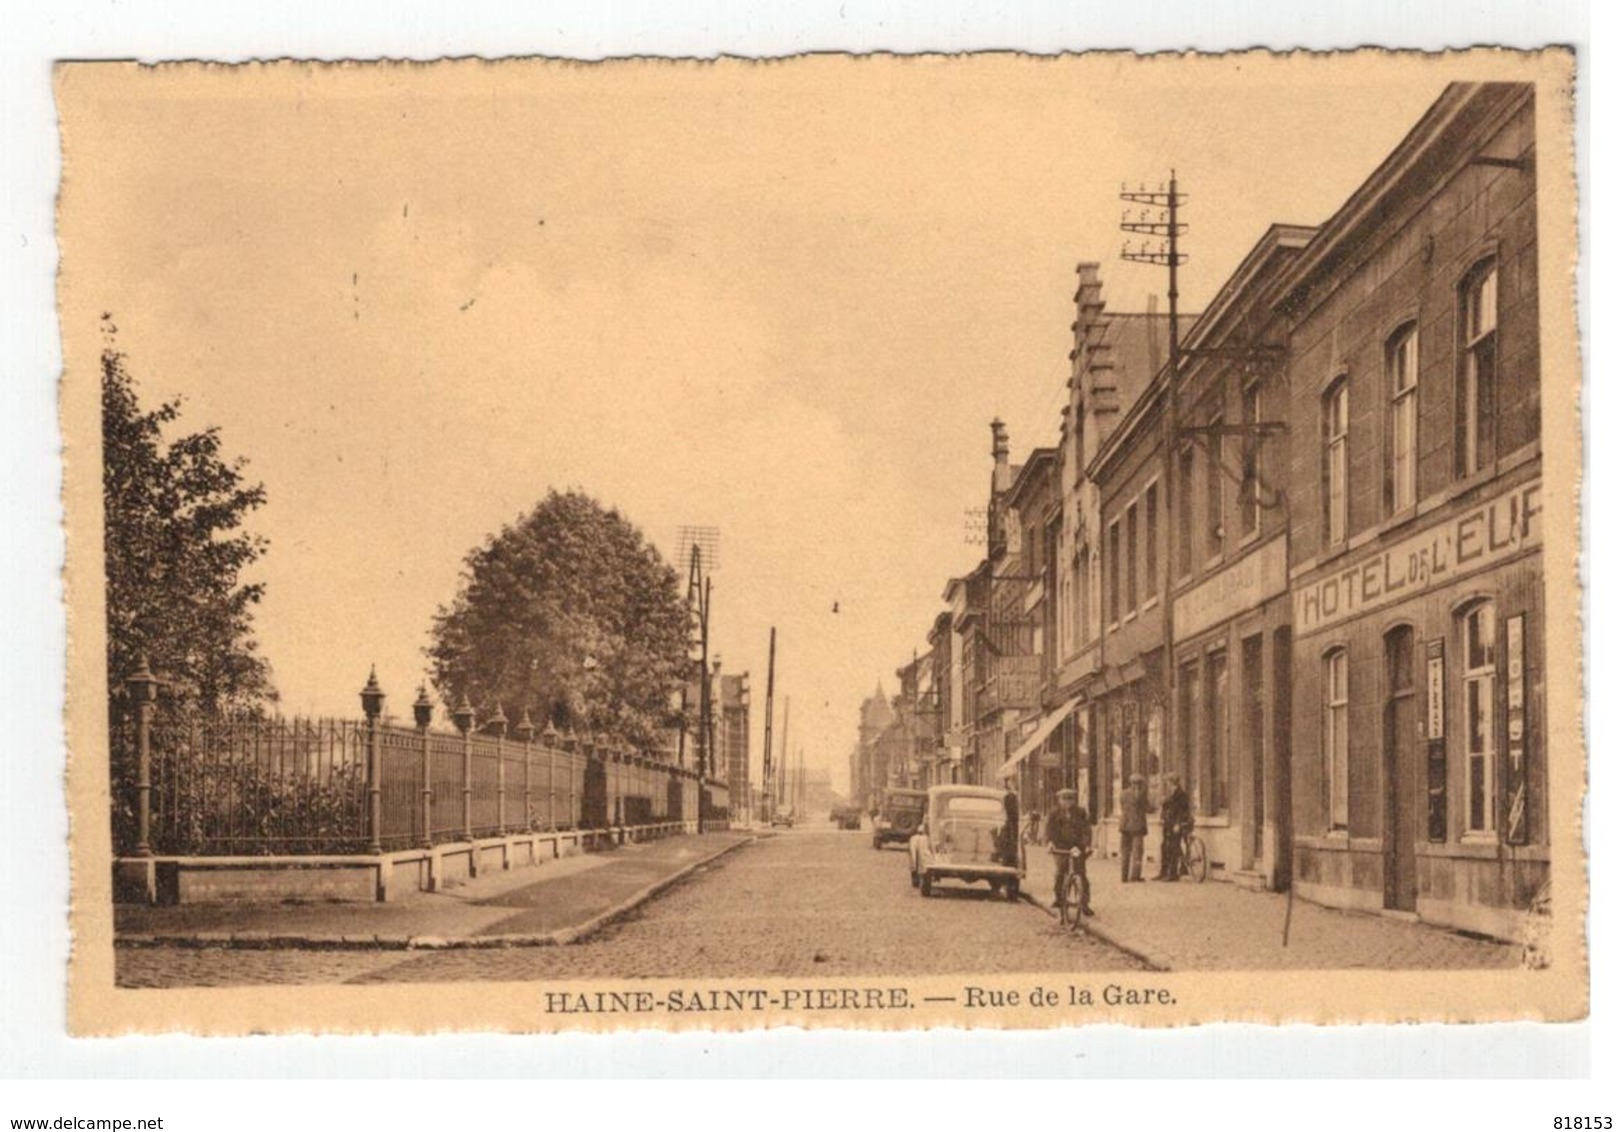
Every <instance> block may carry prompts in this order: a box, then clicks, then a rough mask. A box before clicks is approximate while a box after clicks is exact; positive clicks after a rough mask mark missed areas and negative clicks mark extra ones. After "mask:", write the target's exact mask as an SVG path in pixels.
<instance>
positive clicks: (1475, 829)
mask: <svg viewBox="0 0 1621 1132" xmlns="http://www.w3.org/2000/svg"><path fill="white" fill-rule="evenodd" d="M1458 633H1459V637H1460V638H1461V640H1460V641H1459V644H1460V645H1461V651H1462V655H1463V673H1462V679H1463V741H1464V747H1463V757H1464V761H1465V763H1466V766H1465V770H1464V782H1465V790H1464V798H1465V804H1464V823H1465V824H1464V830H1465V832H1468V833H1490V832H1491V831H1492V830H1493V829H1495V828H1496V817H1495V812H1494V811H1495V810H1496V805H1495V797H1496V781H1495V779H1496V774H1495V771H1496V765H1495V764H1496V762H1497V710H1496V704H1497V611H1496V609H1495V608H1494V607H1493V606H1492V603H1491V602H1489V601H1481V602H1477V603H1476V604H1474V605H1471V606H1468V607H1467V608H1466V609H1464V610H1463V612H1461V613H1460V614H1459V615H1458Z"/></svg>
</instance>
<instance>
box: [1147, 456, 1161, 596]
mask: <svg viewBox="0 0 1621 1132" xmlns="http://www.w3.org/2000/svg"><path fill="white" fill-rule="evenodd" d="M1143 588H1144V589H1145V590H1146V591H1147V595H1146V598H1145V600H1147V599H1149V598H1152V597H1153V596H1154V595H1155V594H1156V593H1158V592H1159V484H1157V483H1151V484H1149V485H1148V490H1146V491H1144V492H1143Z"/></svg>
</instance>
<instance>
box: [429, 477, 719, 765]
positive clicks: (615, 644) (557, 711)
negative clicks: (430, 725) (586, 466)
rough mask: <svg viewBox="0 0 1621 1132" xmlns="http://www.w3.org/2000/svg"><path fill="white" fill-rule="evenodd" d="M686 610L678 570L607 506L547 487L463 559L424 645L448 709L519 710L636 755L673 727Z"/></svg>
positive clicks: (512, 713) (682, 671) (683, 670)
mask: <svg viewBox="0 0 1621 1132" xmlns="http://www.w3.org/2000/svg"><path fill="white" fill-rule="evenodd" d="M688 628H689V613H688V609H687V606H686V604H685V603H684V602H683V600H682V596H681V590H680V584H679V580H678V577H677V574H676V572H675V571H674V570H673V569H672V568H671V567H670V566H669V565H668V564H667V563H665V561H664V560H663V559H662V558H661V557H660V556H659V554H658V551H657V550H655V549H654V548H653V547H652V546H650V545H649V544H648V543H647V541H646V540H645V539H644V538H643V537H642V533H641V531H640V530H638V529H637V528H636V527H635V526H633V525H632V524H631V523H630V522H629V521H627V520H626V519H625V518H624V517H623V516H621V515H620V514H619V512H618V511H617V510H612V509H609V508H605V507H603V506H602V504H600V503H598V502H597V501H596V500H594V499H592V498H591V497H590V496H588V495H585V494H584V493H582V492H578V491H569V492H557V491H553V492H552V493H551V494H549V495H548V496H547V497H546V499H544V500H543V501H542V502H541V503H539V504H538V505H537V506H536V507H535V508H534V509H533V510H532V511H530V512H529V513H528V514H527V515H524V516H522V517H521V518H519V520H518V521H517V522H516V524H514V525H510V526H505V527H503V528H502V529H501V531H500V533H499V534H497V535H495V536H493V537H491V538H490V539H489V540H487V541H486V542H485V543H484V545H482V546H480V547H478V548H477V549H475V550H473V551H472V552H471V553H469V554H468V556H467V558H466V561H465V564H464V569H463V572H462V579H461V584H460V586H459V588H458V592H457V594H456V598H455V600H454V601H453V602H452V603H451V604H450V605H448V606H441V607H440V609H439V612H438V614H437V615H436V617H435V618H434V625H433V634H432V636H433V641H432V644H431V645H430V646H429V647H428V649H427V654H428V658H429V661H430V663H431V666H432V674H433V682H434V686H435V688H436V689H437V690H438V692H439V694H440V696H441V697H443V699H444V700H445V702H446V703H447V704H449V705H455V704H457V703H458V702H459V701H460V700H461V698H462V696H464V695H465V696H467V697H468V698H469V699H470V700H471V701H472V703H474V704H475V705H477V706H478V707H479V709H480V710H481V712H485V713H487V712H490V711H493V710H494V708H495V706H496V705H497V704H499V705H501V707H502V710H503V711H504V712H505V714H506V715H507V717H508V718H509V719H516V718H518V715H519V713H521V712H523V711H526V710H527V711H529V712H530V713H531V714H532V716H533V718H534V719H535V721H536V722H537V723H539V724H542V725H543V724H544V721H545V720H546V719H548V718H549V719H551V720H552V721H553V722H555V723H556V724H557V725H558V726H559V727H562V726H565V725H572V726H575V727H588V728H593V729H598V730H604V731H607V732H608V733H610V734H612V735H615V736H618V737H620V738H622V739H625V740H628V741H629V742H631V743H633V744H636V745H637V746H640V747H643V748H647V747H651V746H655V745H657V744H658V743H659V742H660V741H661V739H662V735H661V732H662V731H663V730H664V729H665V728H668V727H669V726H671V725H672V724H673V723H674V722H675V717H674V716H673V714H672V710H671V706H670V690H671V688H672V687H674V686H675V685H676V684H677V683H678V682H679V681H680V680H682V679H683V678H684V677H685V675H686V674H687V661H686V651H687V634H688Z"/></svg>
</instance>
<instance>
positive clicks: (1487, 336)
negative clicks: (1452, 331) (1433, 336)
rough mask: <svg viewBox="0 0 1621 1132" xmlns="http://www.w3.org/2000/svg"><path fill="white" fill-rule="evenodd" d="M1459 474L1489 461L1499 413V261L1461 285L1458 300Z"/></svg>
mask: <svg viewBox="0 0 1621 1132" xmlns="http://www.w3.org/2000/svg"><path fill="white" fill-rule="evenodd" d="M1459 305H1460V307H1461V309H1460V311H1459V319H1458V323H1459V347H1460V350H1461V352H1462V360H1461V365H1462V372H1461V373H1460V374H1459V376H1458V407H1457V408H1458V429H1457V431H1458V436H1457V445H1458V454H1457V463H1458V474H1459V475H1460V476H1468V475H1473V474H1474V473H1475V472H1478V471H1479V470H1480V469H1481V468H1483V467H1485V466H1486V464H1487V463H1489V462H1490V461H1491V460H1492V458H1493V444H1494V442H1495V439H1496V436H1495V429H1494V428H1493V422H1494V421H1495V419H1496V412H1497V261H1496V260H1486V261H1485V262H1483V263H1481V264H1479V265H1478V266H1476V268H1475V269H1474V270H1473V271H1471V272H1470V273H1469V275H1468V277H1467V278H1466V279H1465V280H1464V284H1463V293H1462V295H1461V296H1460V299H1459Z"/></svg>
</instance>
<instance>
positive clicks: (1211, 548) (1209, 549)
mask: <svg viewBox="0 0 1621 1132" xmlns="http://www.w3.org/2000/svg"><path fill="white" fill-rule="evenodd" d="M1221 451H1222V444H1221V418H1220V417H1212V418H1211V420H1210V432H1209V439H1208V440H1207V441H1206V443H1205V480H1204V498H1205V515H1204V523H1205V557H1206V558H1215V557H1217V556H1218V555H1220V554H1221V543H1222V538H1223V536H1225V535H1226V533H1227V531H1226V528H1225V527H1223V526H1222V522H1223V519H1224V518H1225V516H1224V515H1223V514H1222V490H1221V484H1222V474H1223V473H1222V470H1221Z"/></svg>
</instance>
